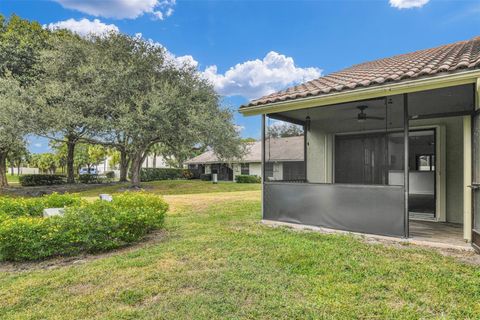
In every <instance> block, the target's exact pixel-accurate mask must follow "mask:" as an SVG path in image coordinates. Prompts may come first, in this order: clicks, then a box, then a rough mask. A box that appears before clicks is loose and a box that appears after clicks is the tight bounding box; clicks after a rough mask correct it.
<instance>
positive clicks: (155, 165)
mask: <svg viewBox="0 0 480 320" xmlns="http://www.w3.org/2000/svg"><path fill="white" fill-rule="evenodd" d="M153 167H154V168H156V167H157V154H156V153H154V154H153Z"/></svg>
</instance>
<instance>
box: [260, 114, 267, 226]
mask: <svg viewBox="0 0 480 320" xmlns="http://www.w3.org/2000/svg"><path fill="white" fill-rule="evenodd" d="M265 118H266V116H265V114H262V152H261V153H262V168H261V170H262V219H264V218H265Z"/></svg>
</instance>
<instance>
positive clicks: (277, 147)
mask: <svg viewBox="0 0 480 320" xmlns="http://www.w3.org/2000/svg"><path fill="white" fill-rule="evenodd" d="M303 154H304V144H303V136H295V137H287V138H276V139H273V138H272V139H271V143H268V144H266V148H265V158H266V159H265V160H266V162H267V163H266V164H265V179H266V180H268V181H276V180H285V179H286V178H288V177H290V176H298V175H299V173H300V174H301V173H302V172H305V164H304V161H303ZM261 163H262V143H261V142H260V141H255V142H252V143H250V144H249V145H248V147H247V153H246V155H245V156H244V157H243V158H242V159H234V160H232V161H228V162H226V161H222V160H221V159H219V158H218V157H217V156H216V155H215V153H214V152H213V151H212V150H209V151H206V152H204V153H202V154H201V155H198V156H196V157H195V158H192V159H190V160H188V161H186V162H185V164H186V165H187V166H188V168H189V169H190V170H191V171H192V172H193V173H194V175H195V177H197V178H198V177H200V176H201V175H202V174H211V173H216V174H217V175H218V180H222V181H234V180H235V176H237V175H255V176H259V177H260V176H262V164H261Z"/></svg>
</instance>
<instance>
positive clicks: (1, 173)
mask: <svg viewBox="0 0 480 320" xmlns="http://www.w3.org/2000/svg"><path fill="white" fill-rule="evenodd" d="M5 187H8V181H7V155H6V154H5V153H3V152H0V188H5Z"/></svg>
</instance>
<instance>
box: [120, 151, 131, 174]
mask: <svg viewBox="0 0 480 320" xmlns="http://www.w3.org/2000/svg"><path fill="white" fill-rule="evenodd" d="M128 164H129V161H128V156H127V152H125V151H124V150H120V182H127V181H128V180H127V173H128Z"/></svg>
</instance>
